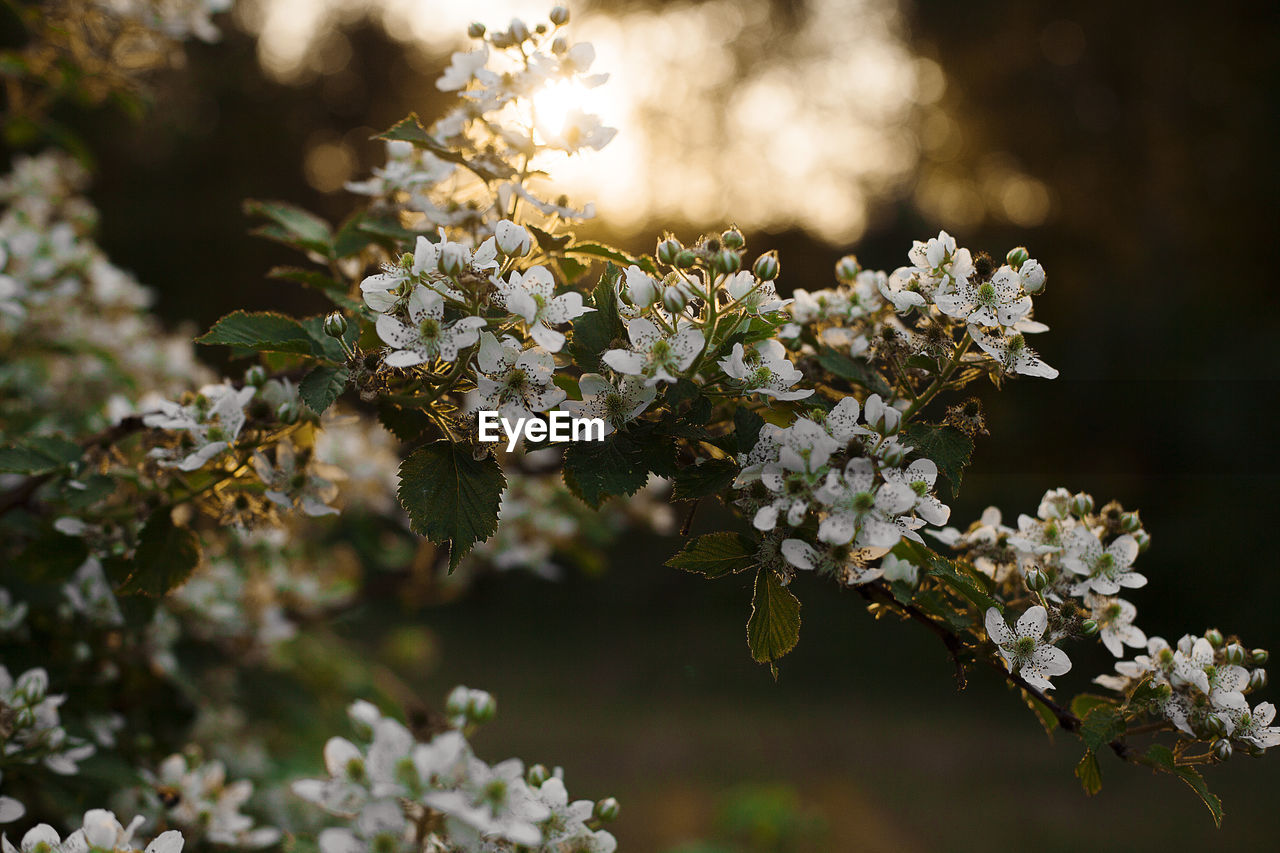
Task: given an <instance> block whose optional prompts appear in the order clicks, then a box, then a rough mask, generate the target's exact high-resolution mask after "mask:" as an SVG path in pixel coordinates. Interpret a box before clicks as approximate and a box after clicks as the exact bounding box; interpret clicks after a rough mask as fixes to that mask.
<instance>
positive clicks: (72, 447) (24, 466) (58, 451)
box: [0, 435, 84, 476]
mask: <svg viewBox="0 0 1280 853" xmlns="http://www.w3.org/2000/svg"><path fill="white" fill-rule="evenodd" d="M83 454H84V450H83V449H81V447H80V445H78V444H76V443H75V442H74V441H68V440H67V439H65V438H61V437H59V436H54V435H49V436H35V437H32V438H27V439H25V440H23V441H22V442H19V443H15V444H6V445H3V446H0V474H26V475H28V476H35V475H39V474H50V473H52V472H54V471H57V470H59V469H60V468H65V467H66V466H67V465H70V464H71V463H72V462H76V461H78V460H79V459H80V457H81V456H82V455H83Z"/></svg>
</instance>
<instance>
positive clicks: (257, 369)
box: [244, 364, 267, 388]
mask: <svg viewBox="0 0 1280 853" xmlns="http://www.w3.org/2000/svg"><path fill="white" fill-rule="evenodd" d="M266 381H267V371H266V370H264V369H263V367H262V365H260V364H255V365H254V366H253V367H250V368H249V369H248V370H246V371H245V372H244V384H245V385H249V386H252V387H254V388H261V387H262V386H263V385H264V384H266Z"/></svg>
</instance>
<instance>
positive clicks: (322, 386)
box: [298, 364, 350, 415]
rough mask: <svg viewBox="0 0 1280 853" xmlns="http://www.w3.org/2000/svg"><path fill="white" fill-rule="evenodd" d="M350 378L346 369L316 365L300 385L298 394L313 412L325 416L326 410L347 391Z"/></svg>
mask: <svg viewBox="0 0 1280 853" xmlns="http://www.w3.org/2000/svg"><path fill="white" fill-rule="evenodd" d="M349 376H350V373H349V372H348V371H347V368H345V367H341V366H334V365H328V364H320V365H316V367H315V368H314V369H313V370H312V371H311V372H310V373H308V374H307V375H306V376H304V377H303V379H302V382H301V383H299V384H298V394H299V396H301V397H302V402H304V403H306V404H307V406H308V407H309V408H310V409H311V411H313V412H315V413H316V414H317V415H321V414H324V410H325V409H327V408H329V406H331V405H333V401H334V400H336V399H338V395H340V394H341V393H342V392H343V391H344V390H346V387H347V379H348V378H349Z"/></svg>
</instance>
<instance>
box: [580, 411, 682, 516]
mask: <svg viewBox="0 0 1280 853" xmlns="http://www.w3.org/2000/svg"><path fill="white" fill-rule="evenodd" d="M675 471H676V469H675V446H674V445H673V444H672V441H671V438H670V437H669V436H664V435H659V434H657V433H656V432H653V431H646V430H635V429H632V430H628V431H624V432H615V433H613V434H612V435H610V436H607V437H606V438H605V440H604V441H586V442H579V443H576V444H571V445H569V447H568V448H566V449H565V452H564V466H563V473H564V483H565V485H566V486H568V487H569V490H570V491H571V492H573V493H574V494H575V495H577V496H578V497H579V498H581V499H582V500H583V501H584V502H585V503H587V504H588V505H590V506H592V507H599V506H600V505H601V504H602V503H604V501H605V499H606V498H609V497H612V496H615V495H634V494H635V493H636V492H638V491H640V489H642V488H644V486H645V484H646V483H648V482H649V474H650V473H654V474H658V475H659V476H662V477H671V476H674V475H675Z"/></svg>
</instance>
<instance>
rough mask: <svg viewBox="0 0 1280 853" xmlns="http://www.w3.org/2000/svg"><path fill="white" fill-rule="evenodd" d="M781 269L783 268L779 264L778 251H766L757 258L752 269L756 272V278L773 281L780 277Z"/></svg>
mask: <svg viewBox="0 0 1280 853" xmlns="http://www.w3.org/2000/svg"><path fill="white" fill-rule="evenodd" d="M781 270H782V268H781V267H780V266H779V265H778V253H777V252H765V253H764V254H763V255H761V256H760V257H758V258H756V263H755V266H754V267H752V269H751V271H752V272H753V273H755V276H756V278H758V279H760V280H761V281H773V280H774V279H775V278H777V277H778V273H779V272H781Z"/></svg>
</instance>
